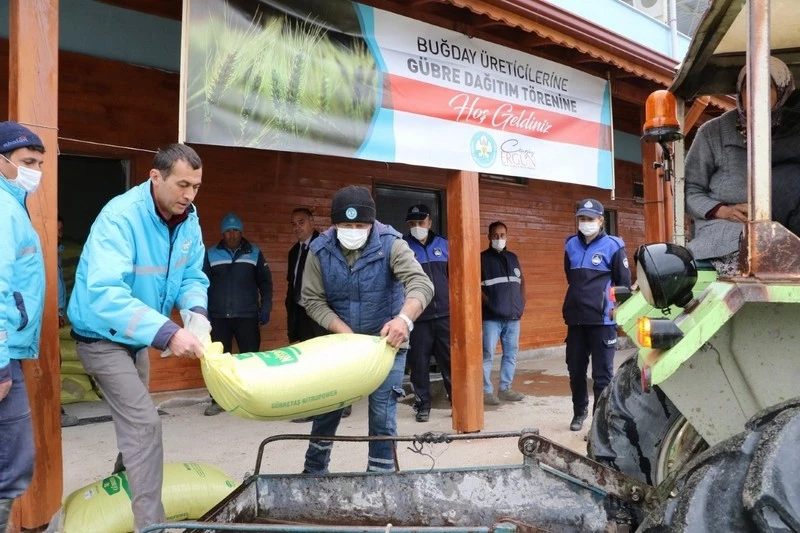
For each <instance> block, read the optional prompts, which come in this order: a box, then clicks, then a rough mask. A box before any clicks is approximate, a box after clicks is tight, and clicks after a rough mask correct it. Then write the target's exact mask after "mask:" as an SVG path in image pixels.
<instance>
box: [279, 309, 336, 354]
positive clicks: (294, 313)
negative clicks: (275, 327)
mask: <svg viewBox="0 0 800 533" xmlns="http://www.w3.org/2000/svg"><path fill="white" fill-rule="evenodd" d="M286 316H287V324H286V333H287V334H288V335H289V342H291V343H293V344H294V343H296V342H303V341H307V340H308V339H313V338H315V337H320V336H322V335H327V334H328V331H327V330H326V329H325V328H323V327H322V326H320V325H319V324H317V323H316V322H314V320H312V319H311V317H310V316H308V314H306V309H305V307H303V306H302V305H299V304H297V303H295V302H289V303H287V304H286Z"/></svg>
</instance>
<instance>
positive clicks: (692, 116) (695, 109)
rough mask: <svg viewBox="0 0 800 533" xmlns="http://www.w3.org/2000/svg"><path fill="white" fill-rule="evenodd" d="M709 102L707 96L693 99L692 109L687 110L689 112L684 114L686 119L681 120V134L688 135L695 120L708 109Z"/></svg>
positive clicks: (709, 99)
mask: <svg viewBox="0 0 800 533" xmlns="http://www.w3.org/2000/svg"><path fill="white" fill-rule="evenodd" d="M709 102H711V98H710V97H709V96H701V97H700V98H695V100H694V103H693V104H692V107H691V108H689V111H688V112H687V113H686V118H684V119H683V134H684V135H688V134H689V132H690V131H692V128H694V125H695V123H696V122H697V119H699V118H700V117H701V116H702V115H703V112H705V110H706V107H708V104H709Z"/></svg>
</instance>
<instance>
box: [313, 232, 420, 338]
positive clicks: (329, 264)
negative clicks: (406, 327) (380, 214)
mask: <svg viewBox="0 0 800 533" xmlns="http://www.w3.org/2000/svg"><path fill="white" fill-rule="evenodd" d="M401 237H402V235H400V234H399V233H398V232H397V231H395V230H394V229H392V228H391V227H390V226H386V225H384V224H381V223H380V222H375V223H374V224H373V227H372V231H371V232H370V235H369V238H368V239H367V244H366V245H365V247H364V250H363V252H362V253H361V256H360V257H359V258H358V259H357V260H356V262H355V263H354V264H353V266H352V268H351V267H349V266H348V265H347V260H346V259H345V257H344V254H343V253H342V250H341V248H340V247H339V241H338V240H337V239H336V228H330V229H328V230H326V231H325V232H324V233H322V234H321V235H320V236H319V238H317V239H315V240H314V241H313V242H312V243H311V246H310V249H311V253H313V254H314V255H316V256H317V258H318V259H319V262H320V267H321V269H322V282H323V286H324V287H325V296H326V299H327V302H328V306H329V307H330V308H331V310H332V311H333V312H334V313H336V315H337V316H338V317H339V318H340V319H342V320H343V321H344V323H345V324H347V325H348V326H350V329H352V330H353V332H354V333H363V334H366V335H378V334H379V333H380V331H381V328H383V325H384V324H386V322H388V321H389V320H391V319H392V318H394V317H395V316H397V314H398V313H399V312H400V309H401V308H402V307H403V302H404V301H405V296H404V291H403V284H402V283H400V281H399V280H398V279H397V278H396V277H395V275H394V274H393V273H392V269H391V266H390V264H389V257H390V255H391V251H392V246H393V245H394V242H395V241H396V240H397V239H399V238H401Z"/></svg>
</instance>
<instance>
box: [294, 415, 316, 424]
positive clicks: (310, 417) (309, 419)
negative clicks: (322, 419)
mask: <svg viewBox="0 0 800 533" xmlns="http://www.w3.org/2000/svg"><path fill="white" fill-rule="evenodd" d="M313 421H314V417H313V416H307V417H305V418H293V419H292V422H295V423H297V424H302V423H304V422H313Z"/></svg>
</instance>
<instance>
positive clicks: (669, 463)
mask: <svg viewBox="0 0 800 533" xmlns="http://www.w3.org/2000/svg"><path fill="white" fill-rule="evenodd" d="M698 447H701V448H700V449H702V448H705V446H704V445H703V438H702V437H701V436H700V434H699V433H697V430H695V429H694V427H693V426H692V425H691V424H690V423H689V421H688V420H686V419H685V418H683V417H681V418H679V419H678V420H676V421H675V423H674V424H672V427H671V428H670V429H669V431H667V434H666V435H665V436H664V441H663V443H662V445H661V447H660V448H661V449H660V450H659V452H658V463H657V464H656V472H655V474H656V475H655V480H654V481H655V484H656V486H657V485H659V484H660V483H661V482H662V481H664V480H665V479H667V477H668V476H669V475H670V474H671V473H673V472H674V471H675V470H677V469H680V468H681V467H682V466H683V465H685V464H686V463H687V462H689V460H690V459H691V458H692V457H693V456H694V455H695V454H697V452H698V451H699V448H698Z"/></svg>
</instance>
